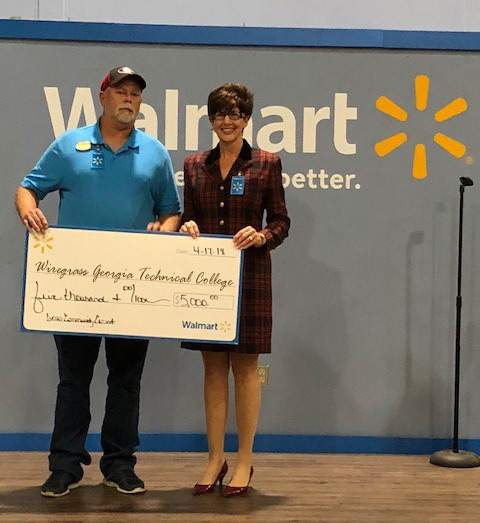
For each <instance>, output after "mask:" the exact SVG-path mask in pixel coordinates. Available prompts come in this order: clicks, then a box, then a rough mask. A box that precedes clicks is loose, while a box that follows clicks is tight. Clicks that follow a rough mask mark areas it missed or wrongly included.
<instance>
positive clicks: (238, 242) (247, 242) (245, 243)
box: [233, 225, 266, 249]
mask: <svg viewBox="0 0 480 523" xmlns="http://www.w3.org/2000/svg"><path fill="white" fill-rule="evenodd" d="M265 242H266V238H265V236H264V235H263V234H262V233H261V232H257V231H256V230H255V229H254V228H253V227H252V226H250V225H248V226H247V227H244V228H243V229H240V230H239V231H238V232H237V234H235V236H234V237H233V244H234V245H235V247H236V248H237V249H248V248H249V247H252V246H253V247H261V246H262V245H265Z"/></svg>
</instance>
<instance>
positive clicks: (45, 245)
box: [33, 234, 53, 254]
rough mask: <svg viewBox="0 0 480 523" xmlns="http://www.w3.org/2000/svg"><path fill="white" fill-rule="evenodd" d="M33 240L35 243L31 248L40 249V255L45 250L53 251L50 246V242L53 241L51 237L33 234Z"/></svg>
mask: <svg viewBox="0 0 480 523" xmlns="http://www.w3.org/2000/svg"><path fill="white" fill-rule="evenodd" d="M33 238H34V240H35V241H36V242H37V243H35V244H34V245H33V248H34V249H40V250H41V251H42V254H43V253H44V252H45V249H50V250H52V249H53V247H52V245H51V242H52V241H53V236H50V237H49V238H47V237H46V235H45V234H42V236H37V235H36V234H34V235H33Z"/></svg>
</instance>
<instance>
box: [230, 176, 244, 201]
mask: <svg viewBox="0 0 480 523" xmlns="http://www.w3.org/2000/svg"><path fill="white" fill-rule="evenodd" d="M244 191H245V176H243V174H240V173H239V175H238V176H232V184H231V185H230V194H233V195H234V196H242V195H243V193H244Z"/></svg>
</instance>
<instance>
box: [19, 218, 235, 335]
mask: <svg viewBox="0 0 480 523" xmlns="http://www.w3.org/2000/svg"><path fill="white" fill-rule="evenodd" d="M242 263H243V252H242V251H239V250H238V249H235V248H234V246H233V242H232V238H231V237H225V236H223V237H220V236H210V235H202V236H200V237H199V238H197V239H195V240H194V239H192V238H191V237H190V236H188V235H185V234H178V233H174V234H167V233H151V232H143V231H142V232H127V231H125V232H124V231H101V230H84V229H70V228H61V227H51V228H49V229H48V230H47V231H46V233H45V234H44V235H41V236H40V235H36V234H28V235H27V244H26V253H25V281H24V301H23V311H22V328H23V329H24V330H32V331H43V332H55V333H75V334H93V335H99V336H100V335H105V336H133V337H146V338H171V339H182V340H192V341H213V342H218V343H238V323H239V314H238V313H239V310H240V292H239V290H240V289H241V277H242Z"/></svg>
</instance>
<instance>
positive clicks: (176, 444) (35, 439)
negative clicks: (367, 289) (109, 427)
mask: <svg viewBox="0 0 480 523" xmlns="http://www.w3.org/2000/svg"><path fill="white" fill-rule="evenodd" d="M50 437H51V436H50V434H45V433H0V452H32V451H39V452H46V451H48V449H49V446H50ZM140 441H141V444H140V447H139V448H138V450H139V451H141V452H206V451H207V437H206V435H205V434H172V433H169V434H142V435H141V436H140ZM459 446H460V448H461V449H462V450H469V451H472V452H476V453H477V454H480V440H479V439H463V440H460V442H459ZM87 448H88V450H89V451H90V452H99V451H101V450H102V448H101V445H100V434H90V435H89V436H88V438H87ZM450 448H452V443H451V440H450V439H441V438H433V439H430V438H393V437H390V438H387V437H375V436H321V435H295V434H257V435H256V436H255V445H254V451H255V452H275V453H276V452H279V453H295V452H297V453H311V454H432V453H433V452H435V451H437V450H443V449H450ZM225 450H226V451H227V452H235V451H236V450H237V436H236V435H235V434H227V435H226V437H225Z"/></svg>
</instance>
